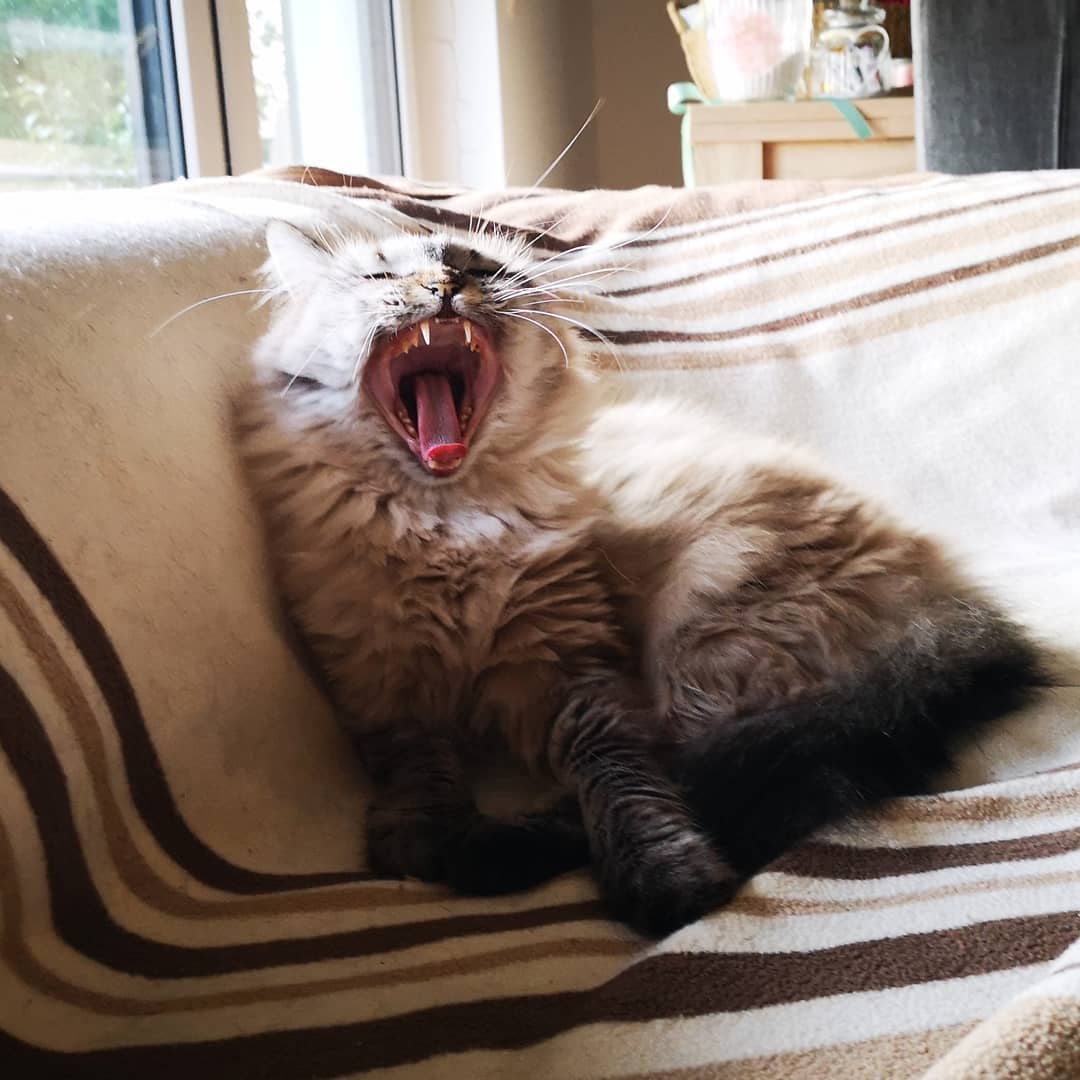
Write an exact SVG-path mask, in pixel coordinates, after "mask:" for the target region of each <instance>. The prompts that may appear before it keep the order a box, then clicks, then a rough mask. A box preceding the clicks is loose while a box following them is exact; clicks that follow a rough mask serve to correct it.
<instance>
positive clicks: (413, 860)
mask: <svg viewBox="0 0 1080 1080" xmlns="http://www.w3.org/2000/svg"><path fill="white" fill-rule="evenodd" d="M449 835H450V826H449V823H448V821H447V820H446V819H440V818H439V817H438V816H437V815H435V814H430V813H418V812H416V811H409V810H402V809H398V808H396V807H393V806H382V805H380V804H378V803H375V804H373V805H372V806H371V807H369V809H368V814H367V855H368V865H369V866H370V867H371V869H372V870H374V871H375V872H376V873H377V874H382V875H385V876H386V877H406V878H419V879H420V880H421V881H443V880H445V878H446V874H447V855H448V848H449V842H448V841H449Z"/></svg>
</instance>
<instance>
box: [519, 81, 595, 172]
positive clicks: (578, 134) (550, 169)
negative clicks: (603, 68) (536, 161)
mask: <svg viewBox="0 0 1080 1080" xmlns="http://www.w3.org/2000/svg"><path fill="white" fill-rule="evenodd" d="M603 107H604V99H603V98H599V99H598V100H597V102H596V104H595V105H594V106H593V107H592V112H591V113H589V115H588V116H587V117H585V123H584V124H582V125H581V127H579V128H578V129H577V132H576V133H575V135H574V137H573V138H572V139H571V140H570V141H569V142H568V143H567V144H566V146H564V147H563V150H562V153H560V154H559V156H558V157H557V158H556V159H555V160H554V161H553V162H552V163H551V164H550V165H549V166H548V167H547V168H546V169H545V170H544V171H543V172H542V173H541V174H540V175H539V176H538V177H537V178H536V181H535V183H534V184H533V185H532V187H530V188H529V191H535V190H536V189H537V188H538V187H539V186H540V185H541V184H542V183H543V182H544V181H545V180H546V179H547V178H548V177H549V176H550V175H551V174H552V172H554V171H555V169H556V168H557V167H558V164H559V162H560V161H562V159H563V158H564V157H566V155H567V154H568V153H570V151H571V150H572V149H573V147H574V143H576V142H577V141H578V139H580V138H581V136H582V135H583V134H584V133H585V129H586V128H587V127H588V126H589V125H590V124H591V123H592V122H593V120H594V119H595V118H596V114H597V113H598V112H599V111H600V110H601V109H602V108H603Z"/></svg>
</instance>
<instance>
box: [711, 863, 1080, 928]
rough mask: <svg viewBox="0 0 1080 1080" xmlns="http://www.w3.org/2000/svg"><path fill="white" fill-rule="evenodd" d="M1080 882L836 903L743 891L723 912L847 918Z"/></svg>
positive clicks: (944, 889) (1025, 881) (996, 883)
mask: <svg viewBox="0 0 1080 1080" xmlns="http://www.w3.org/2000/svg"><path fill="white" fill-rule="evenodd" d="M1078 883H1080V869H1077V870H1072V871H1063V872H1061V873H1055V874H1029V875H1025V876H1023V877H1002V878H995V879H994V880H993V881H958V882H955V883H953V884H951V885H942V886H940V887H939V888H936V889H925V890H922V891H919V892H893V893H889V894H888V895H887V896H846V897H844V898H842V899H837V900H805V899H802V898H800V897H787V896H769V895H767V894H764V893H757V892H742V893H739V895H738V896H736V897H735V899H734V900H732V901H731V903H730V904H728V906H727V907H726V908H725V909H724V910H725V911H731V912H735V913H736V914H739V915H754V916H756V917H758V918H763V919H768V918H785V917H787V916H790V915H848V914H852V913H854V912H857V911H874V910H880V909H883V908H891V907H901V906H902V905H904V904H921V903H924V902H925V901H927V900H959V899H960V897H962V896H970V895H971V894H972V893H1010V892H1014V891H1016V890H1019V889H1045V888H1048V887H1053V886H1057V885H1075V884H1078ZM1078 932H1080V928H1078Z"/></svg>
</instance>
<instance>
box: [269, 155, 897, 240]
mask: <svg viewBox="0 0 1080 1080" xmlns="http://www.w3.org/2000/svg"><path fill="white" fill-rule="evenodd" d="M263 175H269V176H270V177H271V178H276V179H284V180H290V181H293V182H297V183H309V184H312V185H314V186H322V187H334V188H336V189H338V192H337V193H338V194H341V195H346V196H353V197H356V196H359V197H364V198H381V199H384V200H385V201H388V202H391V203H393V204H394V205H395V206H397V208H398V209H400V210H402V211H404V212H406V213H409V214H411V215H412V216H414V217H415V218H417V219H418V220H421V221H428V222H433V223H436V224H440V225H444V226H449V227H453V228H458V229H461V230H463V231H468V228H469V225H470V222H475V220H476V217H477V214H478V213H479V214H482V215H483V216H484V217H485V218H487V216H488V214H489V213H490V211H492V210H500V211H502V213H501V214H496V215H492V217H491V221H492V223H494V224H498V225H499V226H501V227H504V228H506V227H509V228H510V229H513V230H516V231H518V232H520V233H521V234H522V235H529V234H531V235H533V236H536V235H537V233H536V232H535V231H533V229H534V227H535V226H536V225H537V223H538V221H539V220H540V218H541V217H542V218H543V219H545V220H551V219H552V217H559V216H561V214H562V212H563V208H566V207H574V206H583V207H584V209H585V211H586V213H585V214H584V215H583V216H586V217H588V216H589V215H588V214H587V211H588V209H589V208H591V207H592V206H593V205H595V206H596V207H597V208H598V210H599V213H598V215H595V216H593V217H592V223H591V224H590V225H588V226H586V227H583V228H581V229H579V230H578V231H576V232H575V233H573V234H562V235H552V234H550V233H549V234H546V235H545V234H540V235H545V239H544V242H538V243H537V244H536V246H535V250H537V251H543V250H553V251H565V250H566V249H567V248H569V247H575V246H577V245H579V244H584V243H594V242H596V241H597V240H598V238H599V237H600V236H602V235H603V232H604V231H606V230H610V229H613V228H614V227H615V226H614V224H613V221H612V220H611V218H610V214H609V211H610V207H611V198H612V193H611V192H606V191H597V192H557V191H556V192H553V191H551V190H545V189H536V190H528V189H514V188H511V189H509V190H506V191H503V192H498V193H496V192H487V191H484V192H479V191H470V190H463V189H452V188H435V189H432V190H430V191H429V190H426V189H423V188H421V189H417V188H415V187H412V186H410V185H408V184H404V185H392V184H388V183H385V182H382V181H378V180H372V179H371V178H370V177H361V176H349V175H347V174H343V173H337V172H333V171H332V170H329V169H321V168H318V167H307V166H289V167H286V168H284V169H276V170H266V171H264V173H263ZM896 180H897V181H898V183H903V182H905V181H906V182H910V180H911V177H897V178H896ZM853 187H858V182H857V181H849V180H841V181H816V182H808V181H798V182H783V181H777V182H775V183H773V184H771V185H770V187H769V188H768V189H767V190H766V191H764V192H763V191H762V189H761V187H760V186H759V185H751V184H746V185H730V186H729V188H727V189H724V190H723V191H722V192H721V191H720V190H716V189H703V188H699V189H697V190H693V191H681V190H675V191H671V190H663V191H660V192H658V194H657V196H656V198H655V199H654V201H653V202H652V203H650V204H649V206H648V207H647V208H646V207H644V206H640V205H638V204H630V203H627V202H625V201H624V202H622V203H621V204H620V205H624V206H627V205H629V206H630V207H631V208H632V209H633V211H634V215H635V222H636V223H637V226H638V227H639V228H640V229H641V230H642V232H643V235H642V236H639V237H636V238H634V239H632V240H629V241H628V242H627V243H626V247H628V248H630V247H654V246H661V245H664V244H667V243H678V242H679V241H680V240H681V239H682V237H666V236H663V235H661V236H648V235H644V233H646V232H647V231H648V230H649V229H651V228H654V227H655V226H656V225H657V224H659V223H660V222H662V221H663V222H664V223H665V224H667V225H669V226H672V227H674V226H679V225H687V224H693V225H694V226H695V232H694V235H695V236H698V235H703V234H711V233H721V232H726V231H728V230H730V229H735V228H740V227H743V226H745V225H746V224H747V222H746V221H745V220H744V219H743V218H742V217H741V215H744V214H746V213H754V212H758V211H763V210H764V211H765V212H762V213H760V214H759V216H758V217H756V218H755V219H754V220H753V222H752V224H757V223H758V222H769V221H773V220H776V219H782V218H785V217H788V216H790V215H792V214H800V213H805V211H806V207H805V205H804V204H805V203H806V202H809V201H811V200H814V199H818V198H821V197H823V196H828V195H831V194H833V193H837V194H839V193H842V192H845V191H847V190H849V189H850V188H853ZM877 188H884V189H885V190H888V187H887V185H886V184H884V183H881V182H879V183H878V184H877ZM641 194H642V193H641V192H638V193H636V195H637V197H638V199H639V200H640V198H641ZM880 195H881V192H880V191H879V190H875V189H860V190H856V191H854V192H853V193H852V194H851V196H850V198H849V199H848V203H853V202H858V201H861V200H863V199H869V198H875V197H880ZM435 201H438V202H439V203H440V205H439V206H432V205H429V204H430V203H432V202H435ZM523 201H525V202H534V201H535V202H537V203H542V210H536V209H533V208H531V207H530V208H529V211H530V212H529V213H527V214H526V215H524V216H523V217H522V216H521V215H516V214H511V213H508V211H509V210H512V209H515V208H517V207H518V206H519V204H521V203H522V202H523ZM770 202H771V203H772V205H770ZM447 203H451V204H452V205H447ZM776 204H779V205H778V206H776ZM770 211H771V212H770ZM597 216H598V217H599V219H600V220H599V221H598V220H597ZM641 218H643V219H644V220H638V219H641ZM710 218H722V219H723V220H719V221H710V220H709V219H710ZM621 227H623V226H622V224H620V228H621Z"/></svg>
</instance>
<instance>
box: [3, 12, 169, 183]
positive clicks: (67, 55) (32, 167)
mask: <svg viewBox="0 0 1080 1080" xmlns="http://www.w3.org/2000/svg"><path fill="white" fill-rule="evenodd" d="M163 11H166V12H167V4H165V3H162V2H155V0H136V2H131V0H128V2H126V3H119V2H118V0H0V190H5V189H10V188H13V187H30V186H34V187H105V186H109V187H116V186H131V185H134V184H149V183H152V182H154V181H157V180H168V179H171V178H172V177H173V176H177V175H180V174H182V173H183V171H184V154H183V147H182V140H181V138H180V118H179V112H178V107H177V86H176V72H175V64H174V60H173V51H172V38H171V27H170V24H169V20H168V18H167V17H166V18H164V19H162V14H163Z"/></svg>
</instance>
